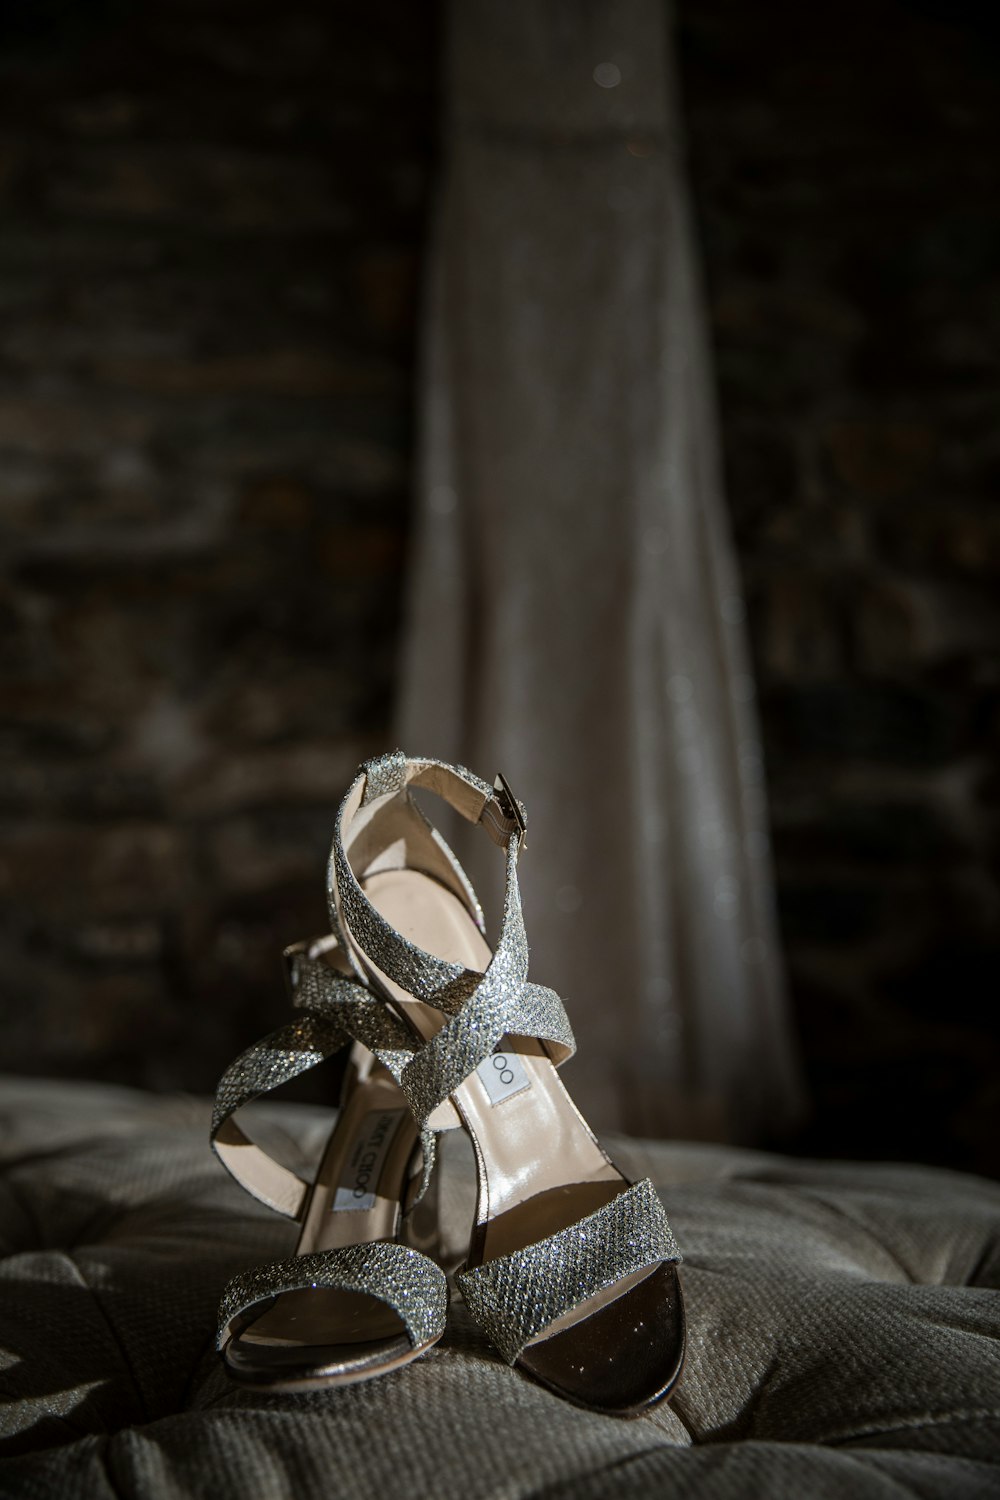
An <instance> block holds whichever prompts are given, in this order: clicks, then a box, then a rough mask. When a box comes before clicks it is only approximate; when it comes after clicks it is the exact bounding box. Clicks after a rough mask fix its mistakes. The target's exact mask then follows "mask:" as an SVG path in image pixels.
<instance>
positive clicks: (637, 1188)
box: [456, 1177, 681, 1365]
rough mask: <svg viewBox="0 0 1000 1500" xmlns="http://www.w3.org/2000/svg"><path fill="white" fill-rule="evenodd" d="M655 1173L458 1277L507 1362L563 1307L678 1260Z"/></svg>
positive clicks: (469, 1302)
mask: <svg viewBox="0 0 1000 1500" xmlns="http://www.w3.org/2000/svg"><path fill="white" fill-rule="evenodd" d="M680 1258H681V1256H680V1251H679V1250H678V1248H677V1242H676V1240H675V1239H674V1236H673V1233H672V1232H671V1229H670V1225H669V1224H668V1223H667V1216H666V1213H665V1212H664V1209H663V1205H662V1203H661V1202H660V1200H659V1198H658V1197H657V1193H656V1189H655V1188H654V1186H653V1184H652V1182H650V1180H649V1178H648V1177H646V1178H643V1180H642V1181H641V1182H636V1183H634V1184H633V1185H632V1186H631V1187H629V1188H627V1189H626V1190H625V1191H624V1192H623V1193H619V1195H618V1197H617V1198H612V1200H611V1202H610V1203H606V1204H605V1205H604V1207H603V1208H599V1209H597V1211H596V1212H595V1213H592V1214H588V1215H587V1217H586V1218H584V1219H580V1220H579V1222H578V1223H576V1224H570V1225H569V1226H568V1227H567V1228H566V1229H560V1230H559V1231H558V1233H556V1234H553V1235H550V1236H549V1238H548V1239H544V1240H539V1241H538V1242H537V1244H534V1245H526V1246H525V1247H524V1249H523V1250H515V1251H513V1252H512V1254H510V1255H502V1256H498V1257H497V1259H496V1260H489V1261H486V1262H485V1263H484V1264H483V1265H481V1266H476V1267H475V1268H474V1269H473V1270H471V1271H468V1270H466V1271H460V1272H459V1273H458V1275H457V1277H456V1280H457V1282H458V1286H459V1289H460V1291H461V1293H462V1296H463V1297H464V1298H465V1301H466V1303H467V1305H468V1307H469V1310H470V1312H471V1313H472V1315H473V1317H474V1318H475V1319H476V1321H477V1322H478V1323H479V1325H480V1327H481V1328H482V1329H483V1331H484V1333H485V1334H486V1335H487V1336H488V1337H489V1338H490V1339H491V1340H492V1342H493V1343H494V1344H495V1345H496V1347H497V1349H499V1351H500V1353H501V1354H502V1355H503V1357H504V1359H505V1360H506V1361H507V1363H508V1364H511V1365H512V1364H514V1363H515V1361H516V1360H517V1357H518V1355H519V1354H520V1353H521V1351H522V1349H524V1347H525V1345H527V1344H529V1343H530V1342H531V1340H532V1339H533V1338H535V1337H536V1336H537V1335H538V1334H540V1333H543V1332H544V1331H545V1329H546V1328H548V1327H549V1326H550V1324H552V1323H554V1322H555V1321H556V1319H557V1318H561V1317H562V1316H563V1314H564V1313H568V1312H570V1311H571V1310H572V1309H573V1308H574V1307H578V1306H579V1305H580V1303H581V1302H585V1301H586V1299H587V1298H588V1297H593V1296H594V1295H595V1294H596V1293H597V1292H601V1291H604V1290H605V1289H606V1288H607V1287H611V1286H614V1284H615V1282H616V1281H620V1280H621V1279H622V1277H624V1276H628V1275H630V1274H631V1273H632V1272H634V1271H642V1270H644V1269H645V1268H646V1267H647V1266H648V1267H652V1266H654V1265H657V1264H658V1263H659V1262H661V1261H679V1260H680Z"/></svg>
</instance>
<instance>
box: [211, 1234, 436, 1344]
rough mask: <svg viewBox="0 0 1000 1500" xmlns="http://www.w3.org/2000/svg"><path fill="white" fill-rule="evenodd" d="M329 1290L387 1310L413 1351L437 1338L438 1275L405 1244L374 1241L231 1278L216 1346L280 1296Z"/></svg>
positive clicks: (221, 1309) (292, 1259)
mask: <svg viewBox="0 0 1000 1500" xmlns="http://www.w3.org/2000/svg"><path fill="white" fill-rule="evenodd" d="M316 1287H330V1288H333V1289H336V1290H337V1291H346V1292H366V1293H367V1294H368V1296H369V1297H375V1298H376V1299H377V1300H378V1301H379V1302H384V1303H385V1304H386V1306H388V1307H391V1308H392V1310H393V1312H395V1313H396V1314H397V1315H398V1316H399V1318H400V1320H401V1322H402V1324H403V1327H404V1328H405V1329H406V1334H407V1337H408V1338H409V1340H410V1343H411V1344H412V1345H413V1347H414V1348H415V1349H416V1348H418V1347H420V1346H421V1345H424V1344H428V1343H430V1342H431V1341H432V1340H434V1339H436V1338H439V1337H440V1335H441V1333H442V1332H443V1330H444V1325H445V1317H446V1314H447V1310H448V1283H447V1281H446V1279H445V1275H444V1272H443V1271H442V1270H441V1269H440V1268H439V1267H438V1266H436V1265H435V1264H434V1262H433V1261H432V1260H429V1259H428V1257H427V1256H426V1255H421V1253H420V1251H419V1250H414V1249H412V1248H411V1247H410V1246H409V1245H400V1244H397V1243H396V1242H395V1241H390V1240H374V1241H372V1242H370V1243H369V1244H364V1245H347V1246H344V1247H342V1248H340V1249H337V1250H317V1251H314V1252H312V1253H311V1254H309V1255H293V1256H290V1257H289V1258H288V1259H287V1260H278V1261H271V1262H269V1263H268V1264H266V1265H262V1266H252V1267H251V1268H250V1269H249V1270H247V1271H241V1272H240V1274H239V1275H238V1276H234V1277H233V1279H232V1281H230V1283H229V1285H228V1286H227V1287H226V1289H225V1291H224V1292H223V1294H222V1301H221V1303H220V1305H219V1331H218V1338H217V1347H218V1348H219V1349H221V1348H223V1346H224V1345H225V1343H226V1341H227V1339H228V1338H229V1337H230V1335H231V1333H232V1325H233V1323H234V1322H235V1320H236V1319H237V1318H238V1317H239V1315H240V1314H241V1313H243V1312H246V1311H247V1310H248V1309H249V1308H251V1307H254V1306H256V1304H257V1303H258V1302H263V1301H264V1300H265V1299H266V1298H268V1297H277V1296H278V1295H279V1294H280V1293H281V1292H297V1291H304V1290H306V1289H309V1288H316Z"/></svg>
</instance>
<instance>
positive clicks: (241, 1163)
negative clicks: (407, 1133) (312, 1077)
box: [210, 936, 434, 1219]
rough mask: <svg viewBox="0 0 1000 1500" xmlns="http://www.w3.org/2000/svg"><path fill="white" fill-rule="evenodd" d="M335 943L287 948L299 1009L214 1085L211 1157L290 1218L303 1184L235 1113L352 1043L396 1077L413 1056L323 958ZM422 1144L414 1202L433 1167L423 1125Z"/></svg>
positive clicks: (305, 1194)
mask: <svg viewBox="0 0 1000 1500" xmlns="http://www.w3.org/2000/svg"><path fill="white" fill-rule="evenodd" d="M336 947H337V941H336V939H335V938H333V937H329V936H328V937H324V938H319V939H317V940H314V941H313V942H306V943H295V944H293V946H292V947H290V948H287V949H286V950H285V955H284V956H285V962H286V965H287V969H288V979H289V986H290V989H291V993H292V1003H293V1005H294V1006H295V1007H296V1008H297V1009H298V1010H299V1011H300V1012H301V1013H300V1015H299V1016H297V1017H296V1019H295V1020H294V1021H292V1022H291V1023H289V1024H288V1025H286V1026H281V1027H279V1028H278V1030H277V1031H272V1032H271V1033H270V1034H269V1035H268V1036H266V1037H263V1038H262V1039H261V1041H259V1042H255V1043H254V1044H253V1046H251V1047H248V1048H247V1049H246V1051H244V1052H242V1053H241V1054H240V1056H239V1057H237V1058H236V1059H235V1061H234V1062H232V1063H230V1065H229V1067H228V1068H227V1069H226V1071H225V1073H223V1075H222V1077H221V1079H220V1080H219V1084H218V1088H217V1089H216V1095H215V1108H214V1110H213V1113H212V1126H211V1133H210V1139H211V1143H212V1147H213V1149H214V1150H215V1153H216V1155H217V1156H218V1157H219V1159H220V1161H221V1162H222V1164H223V1166H224V1167H225V1168H226V1169H227V1171H229V1172H230V1174H231V1175H232V1176H233V1177H235V1178H236V1181H237V1182H238V1183H239V1184H240V1186H241V1187H243V1188H245V1189H246V1191H247V1192H248V1193H251V1194H252V1195H253V1196H254V1197H255V1198H257V1199H259V1201H260V1202H261V1203H266V1204H267V1205H268V1207H269V1208H273V1209H274V1210H275V1211H276V1212H277V1213H280V1214H284V1215H285V1216H286V1217H287V1218H290V1219H301V1218H302V1216H303V1213H304V1211H305V1208H306V1205H307V1203H308V1199H309V1191H310V1186H309V1183H307V1182H306V1180H305V1179H304V1178H302V1177H300V1176H299V1175H298V1173H296V1172H293V1171H292V1170H291V1168H290V1167H286V1166H284V1165H283V1164H282V1163H281V1162H279V1161H276V1160H275V1159H274V1157H272V1156H270V1155H268V1153H267V1152H266V1151H264V1150H263V1148H262V1147H260V1146H258V1145H257V1144H256V1143H255V1142H254V1141H252V1140H251V1139H250V1137H249V1136H247V1135H246V1133H245V1132H244V1130H243V1129H242V1127H241V1126H240V1125H239V1124H238V1123H237V1121H236V1120H235V1119H234V1116H235V1115H236V1114H237V1112H238V1111H239V1110H240V1109H242V1108H243V1106H244V1105H245V1104H250V1103H252V1102H253V1100H255V1099H259V1098H260V1097H261V1095H263V1094H266V1093H270V1091H271V1090H272V1089H276V1088H278V1087H280V1085H281V1084H283V1083H288V1082H289V1081H290V1080H291V1079H292V1078H296V1077H297V1076H298V1075H299V1074H300V1073H304V1072H307V1071H308V1070H309V1069H310V1068H314V1067H316V1066H317V1064H319V1063H321V1062H323V1061H325V1059H326V1058H328V1057H332V1056H333V1054H334V1053H336V1052H339V1051H340V1050H341V1049H342V1048H343V1047H346V1046H348V1045H350V1044H351V1043H352V1042H354V1041H357V1042H360V1043H361V1044H362V1046H363V1047H366V1048H367V1049H368V1051H370V1052H372V1053H373V1054H374V1055H375V1056H376V1057H377V1058H378V1060H379V1061H380V1062H381V1063H382V1064H383V1065H384V1066H385V1067H386V1068H387V1069H388V1071H389V1072H390V1073H391V1074H392V1075H393V1077H394V1078H396V1080H397V1082H398V1081H399V1079H400V1077H401V1075H402V1073H403V1072H404V1071H405V1068H406V1066H407V1064H408V1063H409V1062H410V1060H411V1059H412V1056H413V1051H412V1041H411V1038H410V1034H409V1032H408V1030H407V1028H406V1027H405V1026H404V1025H403V1024H402V1022H401V1021H400V1020H399V1019H398V1018H397V1017H396V1016H394V1015H393V1014H392V1012H391V1011H390V1010H389V1009H388V1008H387V1007H386V1006H385V1005H383V1004H382V1003H381V1001H379V1000H377V999H376V998H375V996H373V995H372V994H371V992H370V991H369V990H366V989H365V988H364V986H363V985H360V984H358V983H357V982H356V981H355V980H353V979H348V978H347V977H346V976H345V975H343V974H340V973H338V972H337V970H335V969H333V968H331V967H330V965H329V964H328V963H327V962H326V961H325V960H326V957H327V956H328V955H329V954H331V953H332V952H333V951H335V950H336ZM421 1146H422V1149H423V1172H422V1178H421V1182H420V1185H419V1189H418V1190H417V1192H416V1193H415V1195H414V1197H413V1200H412V1202H413V1203H416V1202H418V1201H419V1199H420V1198H421V1197H422V1196H423V1194H424V1192H425V1191H426V1189H427V1185H428V1182H429V1181H430V1176H431V1172H432V1171H433V1166H434V1137H433V1135H432V1134H431V1133H430V1132H429V1131H426V1130H422V1131H421ZM410 1206H411V1207H412V1203H411V1205H410Z"/></svg>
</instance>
